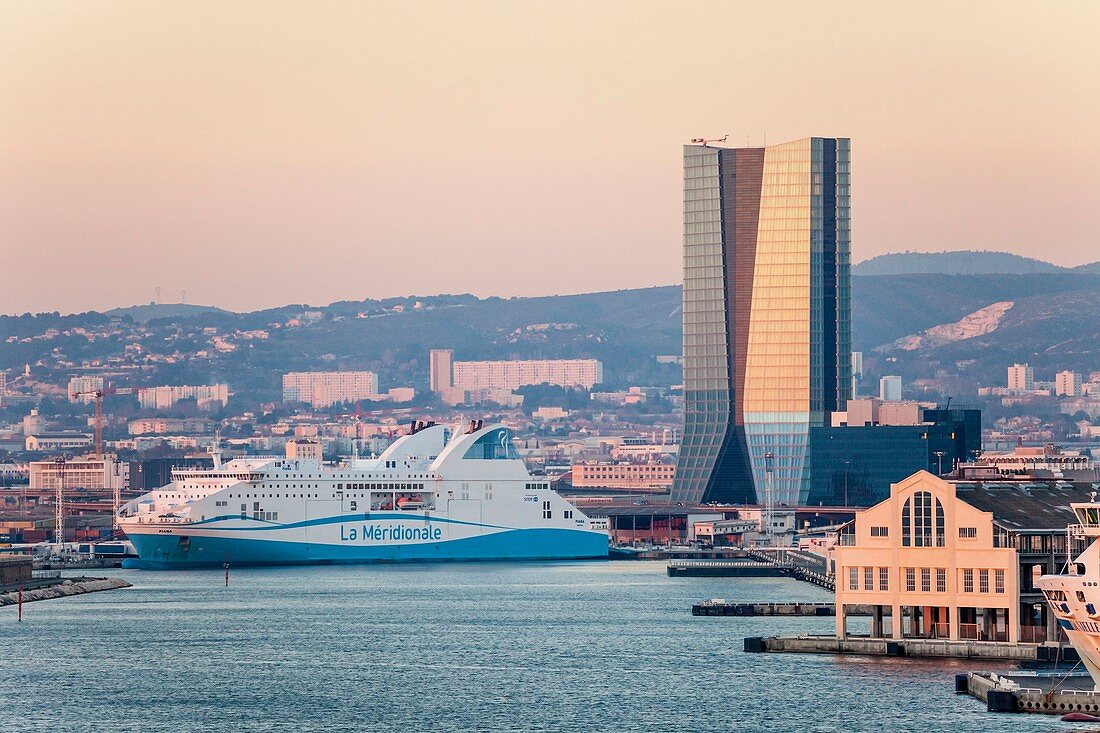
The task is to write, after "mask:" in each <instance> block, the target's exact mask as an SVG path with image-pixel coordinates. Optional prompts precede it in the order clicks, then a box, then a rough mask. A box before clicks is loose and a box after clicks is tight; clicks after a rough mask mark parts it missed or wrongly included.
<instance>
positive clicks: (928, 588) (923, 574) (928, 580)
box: [920, 568, 932, 593]
mask: <svg viewBox="0 0 1100 733" xmlns="http://www.w3.org/2000/svg"><path fill="white" fill-rule="evenodd" d="M920 592H921V593H931V592H932V569H931V568H921V569H920Z"/></svg>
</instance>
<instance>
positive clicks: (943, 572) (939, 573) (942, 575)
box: [936, 568, 947, 593]
mask: <svg viewBox="0 0 1100 733" xmlns="http://www.w3.org/2000/svg"><path fill="white" fill-rule="evenodd" d="M936 592H937V593H946V592H947V568H936Z"/></svg>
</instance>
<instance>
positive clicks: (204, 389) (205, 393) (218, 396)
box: [137, 384, 229, 410]
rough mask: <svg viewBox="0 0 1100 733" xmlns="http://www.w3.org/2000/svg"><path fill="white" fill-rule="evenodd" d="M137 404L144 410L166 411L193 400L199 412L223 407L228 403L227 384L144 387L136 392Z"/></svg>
mask: <svg viewBox="0 0 1100 733" xmlns="http://www.w3.org/2000/svg"><path fill="white" fill-rule="evenodd" d="M137 395H138V402H140V403H141V406H142V408H143V409H146V410H168V409H171V408H172V406H173V405H175V404H176V403H177V402H179V401H180V400H188V399H193V400H195V402H197V403H198V407H199V409H200V410H212V409H214V408H215V407H225V405H226V403H227V402H229V385H228V384H209V385H198V386H192V385H179V386H167V387H145V388H143V389H139V390H138V393H137Z"/></svg>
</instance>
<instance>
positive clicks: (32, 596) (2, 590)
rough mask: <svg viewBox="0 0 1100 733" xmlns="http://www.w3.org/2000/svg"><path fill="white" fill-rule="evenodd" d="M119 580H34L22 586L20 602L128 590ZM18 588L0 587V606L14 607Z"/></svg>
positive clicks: (128, 585) (122, 581) (127, 586)
mask: <svg viewBox="0 0 1100 733" xmlns="http://www.w3.org/2000/svg"><path fill="white" fill-rule="evenodd" d="M129 587H131V584H130V583H127V582H126V581H125V580H122V579H121V578H85V577H77V578H62V577H53V578H35V579H34V580H30V581H27V582H26V583H25V584H22V595H23V597H22V602H23V603H30V602H32V601H46V600H50V599H53V598H68V597H69V596H79V595H83V594H84V593H97V592H99V591H104V590H117V589H119V588H129ZM19 595H20V588H19V587H12V586H10V585H9V586H0V606H14V605H17V604H18V603H19V602H20V598H19Z"/></svg>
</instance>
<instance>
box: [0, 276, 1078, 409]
mask: <svg viewBox="0 0 1100 733" xmlns="http://www.w3.org/2000/svg"><path fill="white" fill-rule="evenodd" d="M110 316H115V317H114V318H112V317H110ZM118 316H129V318H123V319H122V320H119V318H118ZM681 319H682V314H681V289H680V287H679V286H674V285H670V286H665V287H655V288H640V289H635V290H619V291H614V292H604V293H588V294H582V295H563V296H551V297H541V298H508V299H505V298H477V297H474V296H472V295H463V294H460V295H434V296H408V297H404V298H389V299H384V300H364V301H342V302H338V303H333V304H331V305H328V306H305V305H286V306H281V307H279V308H272V309H268V310H263V311H255V312H252V313H233V312H230V311H224V310H219V309H216V308H209V307H203V306H180V305H163V306H155V305H149V306H136V307H134V308H123V309H116V310H114V311H111V312H110V314H104V313H94V312H90V313H82V314H72V315H67V316H62V315H60V314H57V313H41V314H34V315H31V314H24V315H22V316H0V370H9V374H11V373H17V372H19V371H22V369H23V366H24V365H25V364H30V365H31V367H32V371H33V372H34V373H35V375H36V378H39V379H42V380H43V381H48V382H52V383H55V384H60V383H63V382H64V381H65V380H67V379H68V377H69V376H71V375H72V374H73V373H76V372H78V371H80V370H82V369H88V368H95V367H97V366H99V365H106V364H110V365H111V367H110V368H111V369H114V370H116V372H117V373H118V374H119V375H120V376H119V379H120V380H121V381H120V382H119V384H120V386H122V385H123V384H124V383H128V380H129V379H130V377H128V376H123V375H125V374H126V373H129V374H135V375H138V376H136V377H134V379H136V380H138V381H136V382H135V385H136V386H138V385H141V384H205V383H209V382H212V381H226V382H228V383H229V384H230V385H231V387H232V388H233V390H234V391H235V392H236V393H237V394H238V396H239V397H240V399H243V400H258V401H270V400H277V399H278V398H279V395H280V392H281V382H280V375H281V374H282V373H284V372H287V371H294V370H311V369H345V370H347V369H369V370H372V371H375V372H377V373H378V374H379V377H380V379H379V382H380V385H381V386H382V387H383V388H389V387H392V386H395V385H412V386H414V387H416V388H418V389H420V390H423V389H425V388H426V387H427V369H428V351H429V349H433V348H451V349H454V351H455V357H456V358H457V359H461V360H470V359H518V358H576V357H593V358H597V359H600V360H602V361H603V362H604V372H605V376H606V383H607V385H608V386H609V387H623V386H629V385H634V384H674V383H678V382H679V381H680V379H681V378H682V375H681V374H680V371H679V368H678V367H675V366H672V365H668V364H657V362H656V360H655V359H654V356H655V355H658V354H678V353H680V350H681V344H682V322H681ZM139 326H140V327H139ZM852 334H853V348H854V349H855V350H857V351H862V352H863V353H864V366H865V372H866V373H867V374H868V375H869V376H871V377H875V376H877V375H879V374H883V373H893V374H901V375H903V376H904V377H905V378H906V379H907V380H909V379H913V378H918V377H932V376H936V375H948V376H950V375H953V374H956V373H962V372H965V376H966V379H968V380H971V383H974V382H980V383H983V384H1000V383H1003V381H1004V368H1005V366H1006V365H1007V364H1011V363H1012V362H1013V361H1026V362H1029V363H1031V364H1032V365H1033V366H1034V367H1035V368H1036V376H1037V377H1038V378H1044V379H1049V378H1051V375H1052V374H1053V371H1054V370H1055V369H1056V368H1057V369H1074V370H1077V371H1081V372H1088V371H1090V370H1092V369H1095V368H1097V364H1100V274H1085V273H1084V272H1083V271H1081V270H1075V271H1066V270H1057V271H1055V272H1044V273H1028V274H984V275H983V274H977V275H975V274H963V275H943V274H934V273H916V274H904V275H858V276H855V277H853V278H852ZM135 368H136V369H135ZM960 394H962V392H960ZM970 394H972V392H970Z"/></svg>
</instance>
